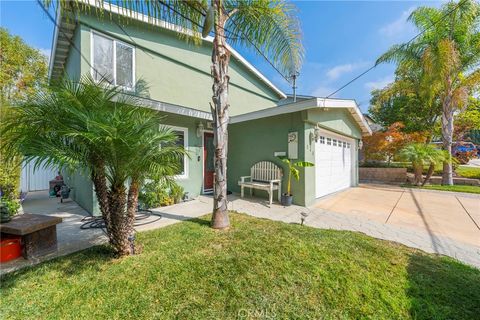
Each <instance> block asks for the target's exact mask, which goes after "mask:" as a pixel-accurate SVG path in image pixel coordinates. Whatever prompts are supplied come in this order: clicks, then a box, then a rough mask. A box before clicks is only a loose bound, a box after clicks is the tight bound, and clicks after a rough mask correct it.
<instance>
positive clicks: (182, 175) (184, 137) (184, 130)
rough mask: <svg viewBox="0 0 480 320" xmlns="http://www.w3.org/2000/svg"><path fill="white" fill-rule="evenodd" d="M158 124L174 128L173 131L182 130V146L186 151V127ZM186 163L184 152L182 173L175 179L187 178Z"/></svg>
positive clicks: (187, 163)
mask: <svg viewBox="0 0 480 320" xmlns="http://www.w3.org/2000/svg"><path fill="white" fill-rule="evenodd" d="M160 126H161V127H165V128H169V129H171V130H174V131H182V132H183V148H184V149H185V151H187V152H188V128H186V127H176V126H170V125H167V124H161V125H160ZM188 165H189V161H188V155H187V154H185V155H183V174H179V175H176V176H175V179H178V180H184V179H188V172H189V170H188Z"/></svg>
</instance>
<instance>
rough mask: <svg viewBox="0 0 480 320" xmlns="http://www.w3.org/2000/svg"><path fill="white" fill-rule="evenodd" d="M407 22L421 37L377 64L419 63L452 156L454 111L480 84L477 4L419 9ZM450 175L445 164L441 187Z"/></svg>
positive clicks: (464, 0)
mask: <svg viewBox="0 0 480 320" xmlns="http://www.w3.org/2000/svg"><path fill="white" fill-rule="evenodd" d="M409 20H410V21H411V22H413V24H414V25H415V26H416V27H417V28H418V29H419V31H420V32H421V33H420V36H418V37H417V38H416V39H415V40H414V41H411V42H409V43H406V44H403V45H395V46H393V47H391V48H390V50H388V51H387V52H386V53H385V54H383V55H382V56H381V57H380V58H379V59H378V60H377V64H378V63H382V62H392V61H395V62H398V63H400V64H411V63H412V62H413V61H422V67H423V68H424V69H425V70H426V71H427V72H428V73H429V74H430V75H431V77H430V81H431V83H432V85H435V86H439V88H440V90H439V93H438V96H439V98H440V101H441V105H442V139H443V149H444V150H446V151H447V152H448V153H449V154H450V155H451V151H452V140H453V116H454V112H455V111H456V110H458V109H460V108H462V107H463V106H464V105H465V104H466V102H467V99H468V96H469V95H470V94H471V93H472V91H473V90H475V88H476V87H478V85H479V84H480V69H479V68H478V66H479V63H480V31H479V23H480V5H479V4H478V3H477V2H475V1H473V0H461V1H460V2H459V3H455V2H453V1H451V2H448V3H446V4H444V5H443V6H442V7H441V8H440V9H436V8H430V7H420V8H418V9H416V10H415V11H413V12H412V14H411V15H410V17H409ZM452 173H453V171H452V164H451V162H449V161H446V162H445V163H444V165H443V178H442V184H445V185H452V184H453V176H452Z"/></svg>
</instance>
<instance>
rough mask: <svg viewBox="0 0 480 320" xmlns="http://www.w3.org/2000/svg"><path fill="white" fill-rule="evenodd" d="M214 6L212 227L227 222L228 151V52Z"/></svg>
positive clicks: (223, 18)
mask: <svg viewBox="0 0 480 320" xmlns="http://www.w3.org/2000/svg"><path fill="white" fill-rule="evenodd" d="M212 3H213V5H214V6H215V14H216V16H215V38H214V40H213V51H212V69H211V73H212V77H213V86H212V90H213V96H212V100H213V107H212V108H211V109H212V110H211V111H212V118H213V133H214V139H213V143H214V147H215V182H214V188H213V215H212V227H213V228H215V229H224V228H228V227H229V226H230V221H229V218H228V211H227V151H228V128H227V126H228V120H229V116H228V107H229V105H228V82H229V76H228V64H229V62H230V52H229V51H228V49H227V44H226V41H225V32H224V29H223V26H224V24H225V21H226V18H227V16H226V15H225V14H224V12H223V7H222V3H221V0H214V1H212Z"/></svg>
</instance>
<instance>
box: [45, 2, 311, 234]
mask: <svg viewBox="0 0 480 320" xmlns="http://www.w3.org/2000/svg"><path fill="white" fill-rule="evenodd" d="M53 2H57V3H59V4H60V8H61V9H62V10H70V9H71V8H72V7H71V6H74V7H75V8H76V9H79V10H85V11H91V10H90V8H89V7H88V6H84V5H81V4H82V2H83V1H81V0H77V1H66V0H56V1H54V0H44V3H45V5H47V6H49V5H51V4H52V3H53ZM96 2H97V3H98V4H99V7H100V9H98V10H99V11H102V10H104V9H103V8H104V3H110V2H111V1H104V0H98V1H96ZM114 2H115V3H117V4H119V5H121V6H123V7H124V8H125V9H126V10H127V11H129V12H130V13H131V14H132V16H133V15H134V13H135V12H142V13H146V14H147V15H149V16H151V17H153V18H157V19H162V20H165V21H168V22H171V23H173V24H175V25H177V26H179V27H181V28H184V30H185V31H186V32H185V34H179V36H182V37H187V38H193V39H194V40H195V41H196V42H199V41H200V39H201V37H202V35H203V36H204V37H205V36H207V35H208V34H209V33H210V32H211V33H213V35H214V39H213V48H212V66H211V74H212V79H213V86H212V91H213V94H212V104H211V106H212V107H211V113H212V119H213V133H214V142H213V144H214V147H215V159H214V164H215V187H214V188H213V190H214V195H213V199H214V201H213V215H212V227H213V228H216V229H223V228H228V227H229V225H230V221H229V218H228V211H227V144H228V128H227V127H228V122H229V113H228V111H229V110H228V109H229V101H228V86H229V79H230V77H229V73H228V67H229V64H230V47H229V45H228V44H227V42H230V44H232V45H239V46H243V47H246V48H251V49H256V51H258V52H261V53H262V54H263V55H265V56H267V57H269V58H270V59H271V60H272V61H273V64H274V65H275V66H276V67H277V68H279V69H280V71H282V72H283V73H284V74H285V75H287V76H290V75H295V74H296V72H298V71H299V70H300V65H301V62H302V58H303V47H302V44H301V33H300V24H299V21H298V19H297V17H296V14H295V7H294V6H293V5H291V4H289V3H287V2H286V1H284V0H261V1H258V0H242V1H238V0H185V1H178V0H162V1H149V0H138V1H123V0H122V1H114ZM79 4H80V5H79ZM105 7H108V5H107V6H105ZM97 12H98V11H97ZM100 15H101V14H99V16H100ZM105 16H109V15H105ZM227 40H228V41H227Z"/></svg>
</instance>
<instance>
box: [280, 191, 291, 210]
mask: <svg viewBox="0 0 480 320" xmlns="http://www.w3.org/2000/svg"><path fill="white" fill-rule="evenodd" d="M292 201H293V195H291V194H286V193H284V194H282V198H281V201H280V202H281V203H282V206H284V207H288V206H291V205H292Z"/></svg>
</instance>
